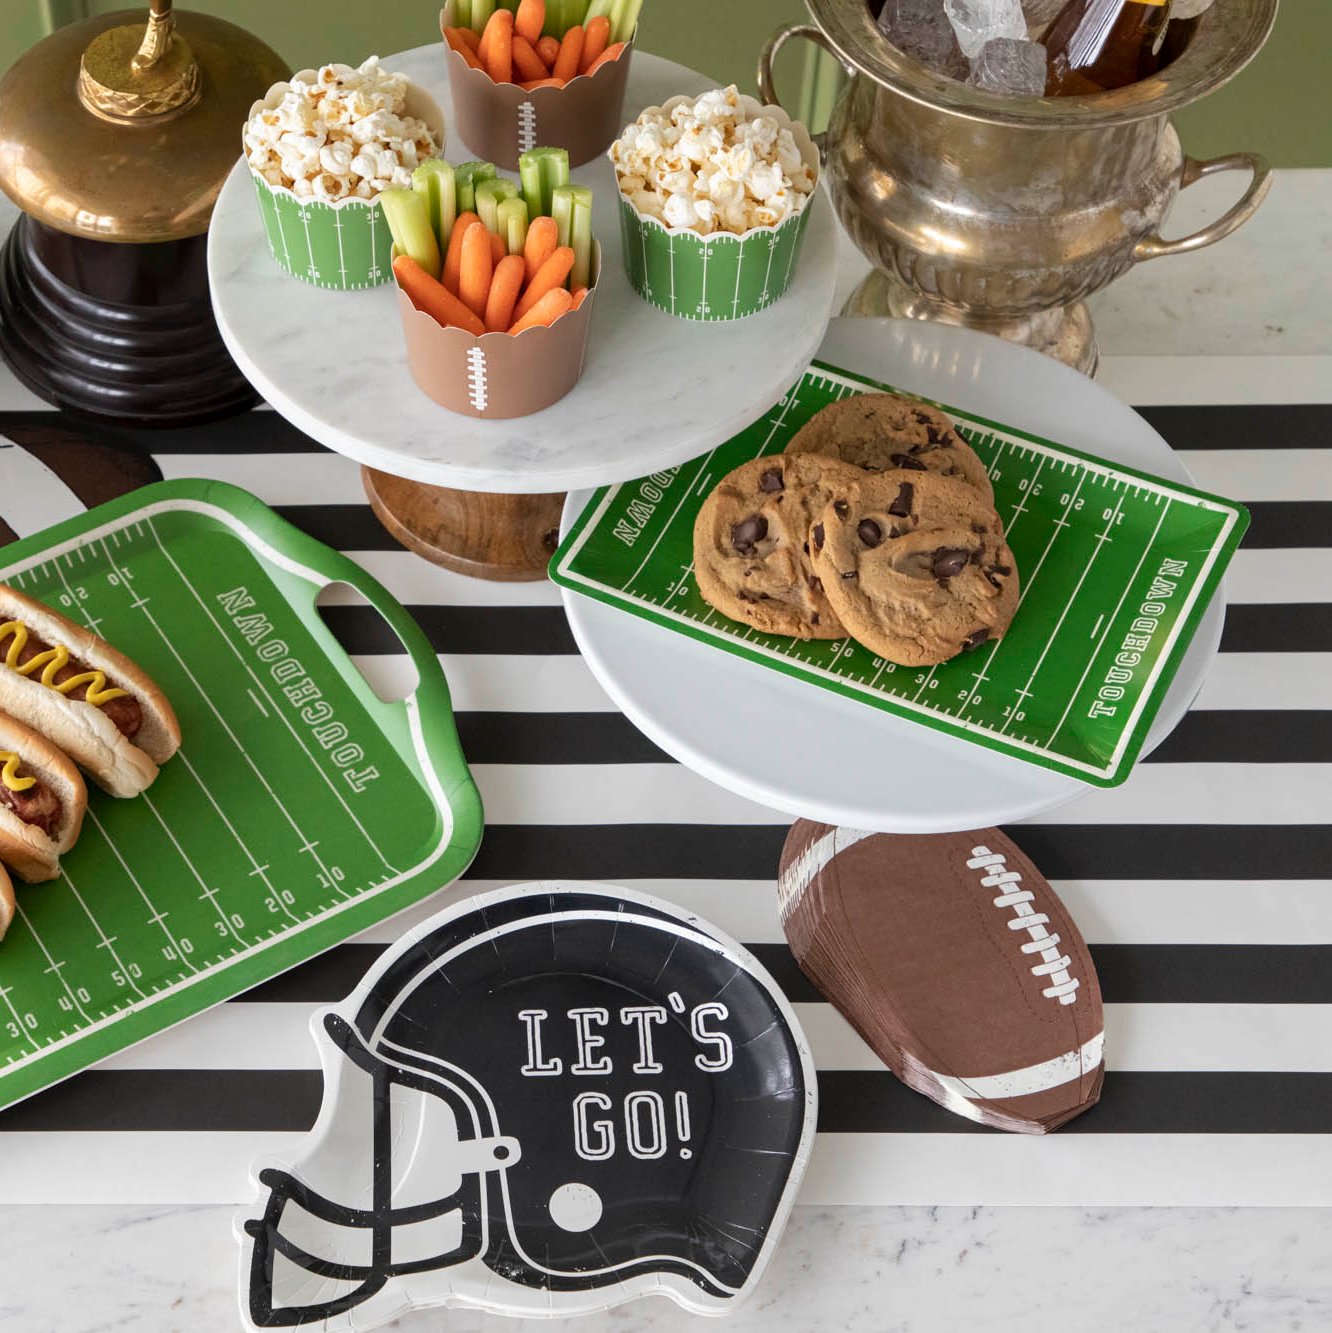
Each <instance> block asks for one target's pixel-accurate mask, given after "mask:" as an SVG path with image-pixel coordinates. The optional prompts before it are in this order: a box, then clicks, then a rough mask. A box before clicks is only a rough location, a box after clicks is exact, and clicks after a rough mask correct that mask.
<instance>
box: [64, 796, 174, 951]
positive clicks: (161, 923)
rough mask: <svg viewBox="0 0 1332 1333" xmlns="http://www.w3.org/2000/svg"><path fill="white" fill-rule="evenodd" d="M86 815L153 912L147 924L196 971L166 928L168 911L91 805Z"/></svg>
mask: <svg viewBox="0 0 1332 1333" xmlns="http://www.w3.org/2000/svg"><path fill="white" fill-rule="evenodd" d="M86 817H87V818H88V819H90V820H91V821H92V825H93V827H94V828H95V829H96V830H97V831H98V833H100V834H101V835H102V841H103V842H104V843H106V845H107V846H108V847H109V848H110V849H111V855H112V856H114V857H115V858H116V860H117V861H118V862H119V863H120V868H121V869H122V870H123V871H124V872H125V874H126V875H128V876H129V881H130V883H131V884H133V885H134V887H135V888H136V889H137V890H138V893H139V897H140V898H142V899H143V901H144V905H145V906H146V907H147V908H148V909H149V910H150V911H151V912H152V913H153V915H152V916H150V917H149V918H148V924H149V925H151V926H157V927H158V928H159V929H160V930H161V932H162V934H163V935H165V936H166V937H167V939H168V940H170V941H171V947H172V948H173V949H174V950H175V951H176V957H177V958H179V959H180V961H181V962H182V963H184V964H185V966H186V967H188V968H189V969H190V971H191V972H195V973H197V972H198V971H199V969H198V968H197V967H195V965H194V964H193V963H192V962H190V960H189V958H188V957H187V956H186V954H185V953H184V952H183V950H182V949H181V947H180V941H179V940H178V939H176V937H175V935H173V934H172V933H171V931H170V930H169V929H168V928H167V924H166V918H167V916H168V913H166V912H159V911H158V909H157V906H156V904H155V903H154V902H153V900H152V899H151V898H150V897H149V896H148V895H147V894H146V893H145V892H144V888H143V885H142V884H140V883H139V877H138V876H137V875H136V874H135V873H134V871H132V870H131V869H130V868H129V865H128V863H127V862H126V860H125V858H124V857H123V856H121V854H120V848H119V847H117V846H116V844H115V843H114V842H112V841H111V838H110V837H109V836H108V835H107V831H106V829H104V828H103V827H102V821H101V820H100V819H98V818H97V814H96V812H95V811H94V810H93V809H92V807H91V806H90V807H89V808H88V811H87V815H86Z"/></svg>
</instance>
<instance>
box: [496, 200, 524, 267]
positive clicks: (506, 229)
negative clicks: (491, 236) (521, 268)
mask: <svg viewBox="0 0 1332 1333" xmlns="http://www.w3.org/2000/svg"><path fill="white" fill-rule="evenodd" d="M499 234H500V236H502V237H503V238H504V243H505V245H506V247H507V248H508V251H509V253H510V254H511V255H520V254H522V252H523V247H524V246H525V245H526V244H527V200H526V199H522V198H515V199H506V200H505V201H504V202H503V203H502V204H501V205H500V206H499Z"/></svg>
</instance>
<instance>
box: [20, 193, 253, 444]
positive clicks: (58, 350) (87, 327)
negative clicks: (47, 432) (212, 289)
mask: <svg viewBox="0 0 1332 1333" xmlns="http://www.w3.org/2000/svg"><path fill="white" fill-rule="evenodd" d="M206 255H207V237H206V236H192V237H189V238H188V239H186V240H183V241H163V242H159V243H156V244H149V245H126V244H122V243H117V242H111V241H95V240H91V239H89V238H86V237H81V236H70V235H67V234H66V233H64V232H60V231H56V230H55V229H54V228H51V227H47V226H45V225H44V224H43V223H40V222H37V221H35V220H34V219H33V218H31V217H28V216H27V215H26V214H25V215H24V216H23V217H22V218H20V219H19V222H18V224H17V225H16V226H15V227H14V229H13V231H12V232H10V234H9V239H8V240H7V241H6V242H5V247H4V252H3V254H0V356H3V357H4V359H5V360H6V361H7V362H8V363H9V366H10V368H11V369H12V370H13V372H14V374H15V375H17V376H18V378H19V379H20V380H21V381H22V382H23V383H24V384H25V385H26V386H27V387H28V388H29V389H31V390H32V391H33V392H34V393H35V394H37V395H38V397H40V398H44V399H45V400H46V401H47V402H49V403H52V404H54V405H55V406H56V407H60V408H65V409H67V410H70V411H75V412H82V413H86V414H87V415H89V416H93V417H99V418H102V419H103V420H106V421H112V422H115V423H117V424H121V425H127V426H153V427H171V426H193V425H198V424H200V423H202V422H205V421H215V420H217V419H218V418H220V417H227V416H232V415H234V414H235V413H237V412H243V411H246V410H247V409H248V408H251V407H253V406H254V404H255V403H256V402H257V401H258V399H257V395H256V394H255V392H254V390H253V389H252V388H251V387H250V384H249V382H248V381H247V380H246V379H245V377H244V376H243V375H242V374H241V373H240V371H239V370H238V369H237V368H236V365H235V363H234V362H233V361H232V360H231V357H230V355H229V354H228V352H227V349H226V347H225V346H224V345H223V342H222V337H221V334H219V333H218V331H217V323H216V321H215V320H214V319H213V310H212V306H211V305H210V303H209V300H208V271H207V262H206Z"/></svg>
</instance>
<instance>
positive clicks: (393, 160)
mask: <svg viewBox="0 0 1332 1333" xmlns="http://www.w3.org/2000/svg"><path fill="white" fill-rule="evenodd" d="M406 96H407V78H406V76H405V75H402V74H390V73H388V71H386V70H383V69H381V68H380V65H379V57H378V56H371V57H370V58H369V59H368V60H366V61H365V62H364V63H363V64H361V65H360V66H358V67H357V68H353V67H352V66H351V65H342V64H331V65H324V66H323V67H322V68H321V69H319V70H318V71H317V72H316V73H315V75H314V77H313V79H311V78H308V77H307V78H293V79H291V80H290V81H289V82H288V85H287V91H286V92H285V93H284V94H283V97H282V100H281V101H280V102H279V103H278V105H277V106H275V107H261V108H260V109H258V110H257V111H256V112H255V113H254V115H252V116H251V117H250V119H249V121H248V122H247V123H246V125H245V132H244V135H243V143H244V147H245V157H246V161H247V162H248V163H249V164H250V167H251V169H252V170H253V171H255V172H257V173H258V174H259V175H260V176H262V177H263V178H264V180H266V181H267V182H268V183H269V184H270V185H273V186H280V187H283V188H285V189H288V190H291V191H292V193H293V194H295V195H296V196H297V197H298V198H300V199H318V200H321V201H323V202H325V203H337V202H338V201H339V200H342V199H350V198H355V199H373V198H374V197H375V196H376V195H377V194H379V193H381V192H382V191H384V190H388V189H392V188H398V189H409V188H410V187H411V183H412V172H413V170H415V168H416V167H417V166H418V165H419V164H420V163H421V162H422V161H424V160H425V159H426V158H429V157H433V156H434V155H435V154H436V153H438V152H439V144H438V143H437V142H436V141H435V136H434V135H433V133H432V132H431V130H430V127H429V126H428V125H426V124H425V122H424V121H422V120H419V119H417V118H416V117H415V116H408V115H406V114H405V109H406Z"/></svg>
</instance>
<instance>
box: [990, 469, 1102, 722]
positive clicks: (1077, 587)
mask: <svg viewBox="0 0 1332 1333" xmlns="http://www.w3.org/2000/svg"><path fill="white" fill-rule="evenodd" d="M1081 489H1082V482H1081V480H1079V482H1078V490H1081ZM1077 498H1078V493H1077V491H1074V492H1073V499H1074V500H1076V499H1077ZM1070 503H1072V501H1070ZM1123 508H1124V496H1123V494H1121V495H1120V497H1119V499H1118V500H1116V501H1115V507H1114V509H1113V510H1112V511H1111V513H1110V517H1109V518H1108V519H1107V520H1106V524H1105V530H1104V531H1103V532H1102V533H1101V535H1100V536H1099V537H1098V538H1097V539H1096V547H1095V549H1094V550H1093V551H1092V553H1091V555H1090V556H1088V557H1087V563H1086V564H1084V565H1083V567H1082V572H1081V573H1080V574H1079V575H1078V581H1077V583H1075V584H1074V585H1073V591H1072V593H1070V594H1069V598H1068V601H1066V602H1065V603H1064V609H1063V610H1062V611H1061V612H1060V613H1059V619H1058V620H1057V621H1055V627H1054V629H1052V630H1051V631H1050V637H1049V638H1048V639H1046V641H1045V647H1044V648H1042V649H1041V655H1040V656H1039V657H1038V658H1037V659H1036V665H1035V666H1034V667H1032V669H1031V675H1030V676H1028V677H1027V684H1026V686H1025V687H1024V688H1023V689H1020V690H1019V691H1018V698H1019V700H1021V699H1024V698H1027V697H1029V696H1030V694H1031V683H1032V681H1034V680H1035V679H1036V674H1037V672H1039V671H1040V669H1041V667H1042V666H1043V665H1044V664H1045V659H1046V656H1047V655H1048V654H1049V652H1050V649H1051V648H1052V647H1053V646H1054V641H1055V639H1057V638H1058V637H1059V631H1060V630H1061V629H1062V628H1063V625H1064V621H1065V620H1066V619H1067V618H1068V613H1069V611H1071V610H1072V609H1073V603H1074V602H1076V601H1077V600H1078V594H1079V593H1080V592H1081V591H1082V585H1083V584H1084V583H1085V582H1086V580H1087V575H1088V574H1090V573H1091V567H1092V566H1093V565H1094V564H1095V563H1096V557H1097V556H1098V555H1100V554H1101V552H1102V551H1103V550H1104V549H1105V544H1106V542H1108V541H1109V540H1110V529H1111V528H1113V527H1114V526H1115V523H1116V521H1117V520H1118V518H1119V512H1120V510H1121V509H1123ZM1058 535H1059V533H1058V531H1056V532H1055V536H1056V537H1057V536H1058ZM1050 545H1051V546H1053V545H1054V538H1053V537H1052V538H1051V539H1050ZM1047 549H1049V548H1047ZM1041 560H1042V563H1044V560H1045V557H1044V556H1042V557H1041ZM1039 569H1040V566H1037V572H1039ZM1019 605H1021V602H1019ZM1017 714H1018V705H1014V707H1013V710H1012V712H1010V713H1009V715H1008V720H1007V721H1006V722H1005V723H1004V725H1003V726H1002V727H1000V728H999V734H1000V735H1001V736H1002V735H1003V734H1004V732H1006V731H1007V730H1008V728H1009V727H1010V726H1011V725H1012V723H1013V720H1014V719H1015V718H1016V717H1017ZM1045 743H1046V745H1047V746H1048V745H1049V743H1050V742H1049V741H1048V740H1047V741H1046V742H1045Z"/></svg>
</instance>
